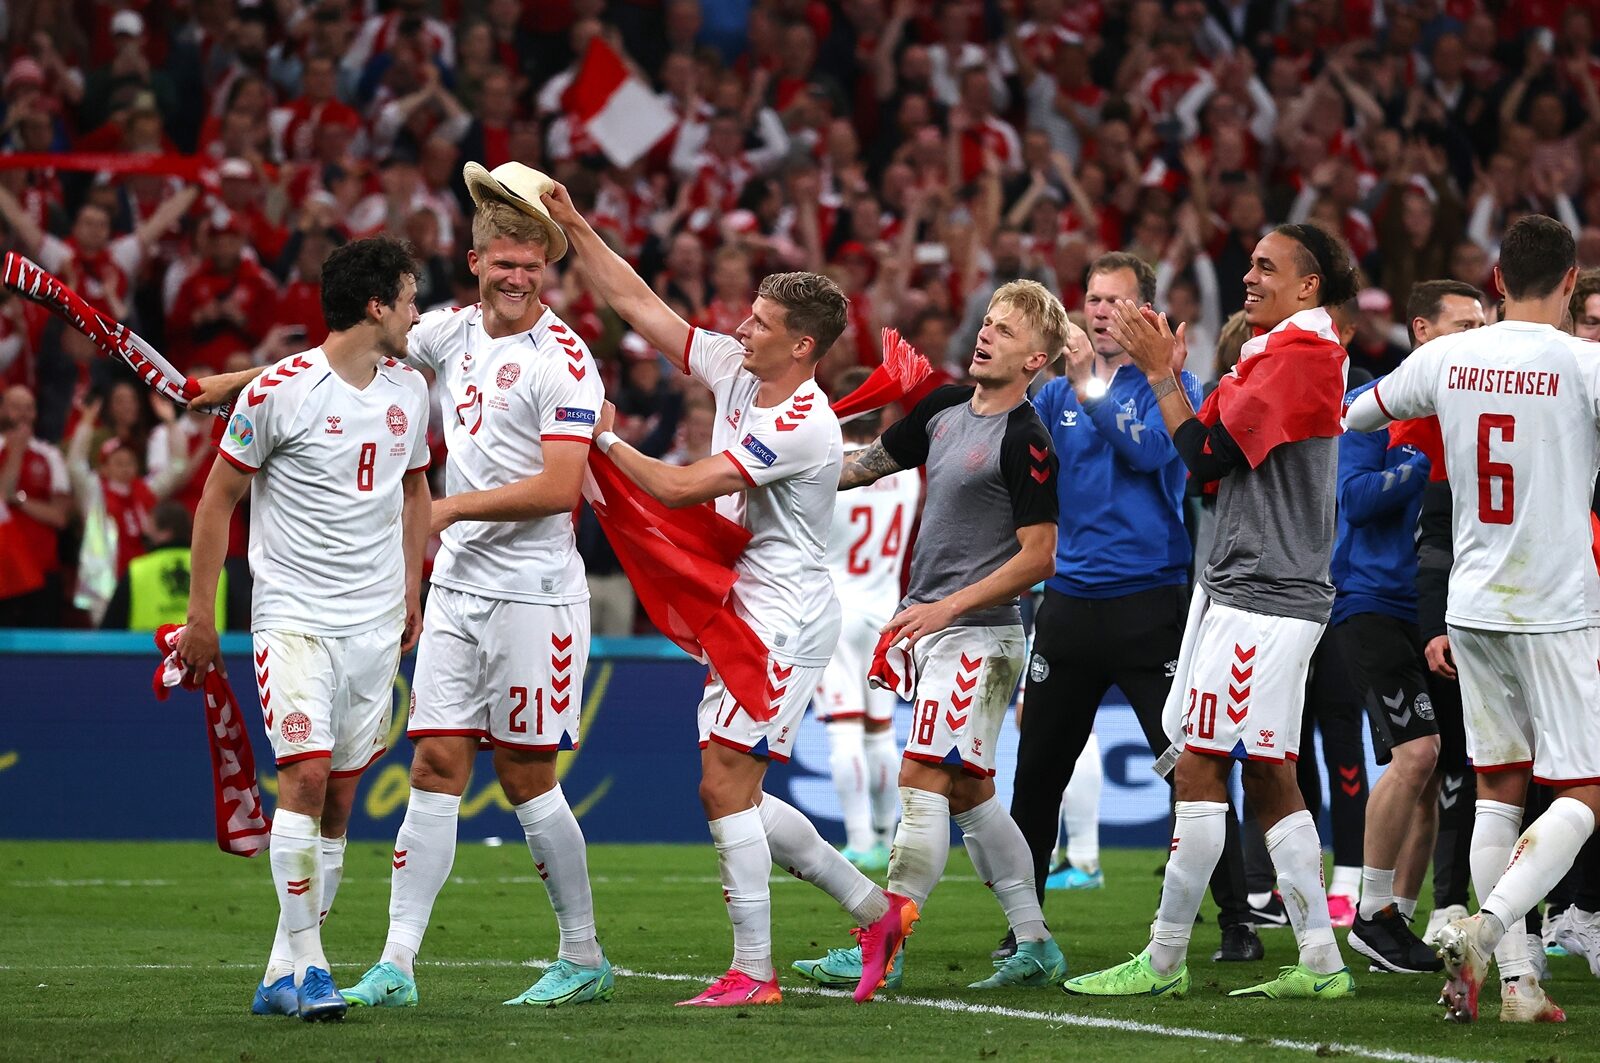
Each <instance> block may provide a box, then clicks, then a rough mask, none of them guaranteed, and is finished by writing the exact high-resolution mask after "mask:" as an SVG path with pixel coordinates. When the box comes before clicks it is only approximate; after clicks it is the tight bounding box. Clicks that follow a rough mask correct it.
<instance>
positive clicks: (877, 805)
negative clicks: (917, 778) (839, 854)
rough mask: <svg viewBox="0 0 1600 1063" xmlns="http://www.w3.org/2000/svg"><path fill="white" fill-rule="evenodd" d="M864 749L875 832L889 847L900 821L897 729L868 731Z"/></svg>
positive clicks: (863, 738) (864, 736)
mask: <svg viewBox="0 0 1600 1063" xmlns="http://www.w3.org/2000/svg"><path fill="white" fill-rule="evenodd" d="M873 693H879V694H883V693H887V691H874V692H873ZM869 696H870V695H869ZM862 746H863V748H864V749H865V755H866V765H867V796H868V798H869V799H870V800H871V804H872V829H873V832H874V833H875V834H876V835H877V840H881V841H882V842H884V843H885V844H887V843H888V842H889V840H890V839H891V838H893V837H894V825H895V822H896V821H897V820H898V819H899V804H898V802H899V800H900V747H899V745H898V744H896V742H895V740H894V728H892V727H891V728H889V729H888V730H884V731H867V732H866V733H865V734H863V735H862Z"/></svg>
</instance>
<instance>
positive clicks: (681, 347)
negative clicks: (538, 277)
mask: <svg viewBox="0 0 1600 1063" xmlns="http://www.w3.org/2000/svg"><path fill="white" fill-rule="evenodd" d="M542 198H543V200H544V204H545V208H546V209H547V210H548V211H549V212H550V217H551V219H552V220H553V221H554V222H555V223H556V224H557V225H559V226H561V228H562V229H564V230H565V231H566V234H567V240H568V241H569V242H570V243H571V245H572V247H573V248H574V249H575V250H576V251H577V252H578V268H580V269H582V270H583V271H584V273H585V274H586V275H587V276H588V277H589V280H590V281H591V282H592V283H593V284H594V286H595V287H596V288H598V289H599V290H600V295H601V297H602V298H604V299H605V301H606V302H608V303H610V304H611V308H612V309H613V310H615V311H616V312H617V313H618V314H619V315H621V317H622V319H623V320H624V321H626V322H627V323H628V324H629V325H631V326H632V327H633V330H634V331H635V332H637V333H638V334H639V335H641V336H643V337H644V338H645V339H646V340H648V341H649V343H650V345H651V346H652V347H654V348H655V349H656V350H658V351H660V352H661V353H662V354H664V355H666V356H667V361H669V362H671V363H672V365H673V367H674V368H676V369H678V370H679V371H680V372H687V371H688V369H687V366H686V359H687V358H688V345H689V333H690V328H689V323H688V322H687V321H685V320H684V319H683V318H681V317H679V316H678V315H677V314H676V313H675V312H674V311H673V309H672V308H671V307H670V306H668V305H667V304H666V303H665V302H663V301H662V299H661V297H660V296H659V295H657V294H656V293H655V292H653V291H651V290H650V286H649V285H648V284H646V283H645V281H644V278H643V277H641V276H639V274H638V273H636V272H634V269H633V267H632V266H630V265H628V263H627V261H626V260H624V259H623V257H622V256H621V255H619V254H617V253H616V252H615V251H613V250H611V248H610V247H608V246H607V245H606V242H605V241H604V240H602V239H601V238H600V234H599V233H597V232H595V231H594V228H593V227H592V226H591V225H590V224H589V223H588V221H587V220H585V219H584V217H583V215H582V214H579V213H578V210H577V208H576V207H574V206H573V205H572V197H571V196H570V195H568V194H567V189H566V186H564V185H562V184H559V183H557V184H556V186H555V187H554V188H552V189H551V190H550V191H548V192H546V193H544V195H543V197H542Z"/></svg>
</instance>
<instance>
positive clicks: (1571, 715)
mask: <svg viewBox="0 0 1600 1063" xmlns="http://www.w3.org/2000/svg"><path fill="white" fill-rule="evenodd" d="M1450 652H1451V654H1452V655H1453V656H1454V657H1455V661H1456V671H1457V673H1458V674H1459V675H1460V677H1461V706H1462V715H1463V718H1464V720H1465V722H1466V728H1467V756H1468V758H1470V759H1471V761H1472V766H1473V769H1474V770H1476V771H1479V772H1491V771H1505V770H1508V769H1511V768H1526V767H1529V766H1530V765H1531V766H1532V768H1533V779H1534V782H1538V783H1543V784H1545V785H1547V786H1561V785H1571V784H1574V783H1596V782H1600V664H1597V658H1600V627H1582V628H1577V629H1574V630H1572V631H1542V632H1529V633H1521V632H1514V631H1485V630H1482V629H1479V628H1459V627H1452V628H1451V629H1450Z"/></svg>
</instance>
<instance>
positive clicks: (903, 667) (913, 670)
mask: <svg viewBox="0 0 1600 1063" xmlns="http://www.w3.org/2000/svg"><path fill="white" fill-rule="evenodd" d="M899 637H900V633H899V632H898V631H885V632H884V633H883V634H881V635H879V636H878V644H877V645H876V646H874V647H873V648H872V667H871V668H870V669H869V670H868V671H867V683H868V685H869V686H874V687H877V688H878V689H879V690H892V691H894V693H895V694H896V695H897V696H898V697H900V698H901V699H902V700H903V699H906V698H909V697H911V692H912V691H913V690H915V689H916V687H917V662H916V658H915V657H914V656H912V653H911V646H910V645H909V644H907V643H904V642H898V641H896V640H897V639H899Z"/></svg>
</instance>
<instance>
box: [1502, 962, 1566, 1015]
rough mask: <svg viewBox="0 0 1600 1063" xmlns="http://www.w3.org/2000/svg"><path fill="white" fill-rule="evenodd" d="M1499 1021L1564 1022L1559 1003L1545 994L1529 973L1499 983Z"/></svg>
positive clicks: (1564, 1013) (1537, 980) (1563, 1013)
mask: <svg viewBox="0 0 1600 1063" xmlns="http://www.w3.org/2000/svg"><path fill="white" fill-rule="evenodd" d="M1500 1021H1501V1022H1566V1021H1567V1013H1566V1012H1564V1011H1562V1010H1561V1005H1559V1004H1557V1003H1556V1002H1555V1001H1553V1000H1551V999H1550V998H1549V996H1547V995H1546V994H1545V991H1544V987H1543V986H1541V985H1540V984H1539V979H1537V978H1535V977H1534V976H1533V975H1531V974H1525V975H1523V976H1522V977H1521V978H1517V979H1513V980H1512V981H1509V982H1501V983H1500Z"/></svg>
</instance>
